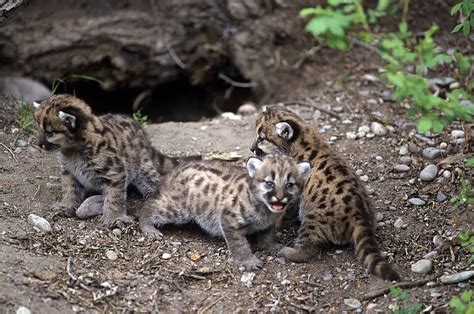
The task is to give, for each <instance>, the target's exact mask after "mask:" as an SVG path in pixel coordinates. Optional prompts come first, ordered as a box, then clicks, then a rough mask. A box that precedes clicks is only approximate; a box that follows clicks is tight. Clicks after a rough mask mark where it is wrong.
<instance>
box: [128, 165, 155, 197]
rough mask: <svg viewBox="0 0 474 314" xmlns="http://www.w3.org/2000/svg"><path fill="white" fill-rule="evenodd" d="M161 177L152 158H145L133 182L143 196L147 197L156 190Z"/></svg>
mask: <svg viewBox="0 0 474 314" xmlns="http://www.w3.org/2000/svg"><path fill="white" fill-rule="evenodd" d="M160 179H161V175H160V173H159V172H158V170H157V169H156V167H155V166H154V165H153V163H152V162H151V160H149V159H145V160H144V161H143V162H142V164H141V166H140V169H139V171H138V173H137V175H136V177H135V179H134V180H133V182H132V184H133V185H134V186H135V187H136V188H137V190H138V191H139V192H140V194H141V195H142V196H143V198H145V199H147V198H149V197H150V196H152V195H153V193H154V192H155V191H156V189H157V187H158V184H159V183H160Z"/></svg>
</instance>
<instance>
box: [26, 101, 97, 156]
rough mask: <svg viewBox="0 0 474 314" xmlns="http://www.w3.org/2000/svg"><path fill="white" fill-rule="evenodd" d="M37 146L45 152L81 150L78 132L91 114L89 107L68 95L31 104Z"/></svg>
mask: <svg viewBox="0 0 474 314" xmlns="http://www.w3.org/2000/svg"><path fill="white" fill-rule="evenodd" d="M33 105H34V107H35V108H36V110H35V112H34V118H35V122H36V126H37V129H38V145H39V146H40V147H42V148H44V149H46V150H48V151H55V150H62V151H66V150H70V149H75V148H76V149H80V147H79V145H80V142H81V140H80V133H81V132H80V131H81V130H82V129H83V127H84V126H85V124H86V123H87V121H88V120H90V118H91V116H92V111H91V109H90V107H89V106H88V105H87V104H86V103H85V102H83V101H82V100H80V99H78V98H76V97H74V96H71V95H54V96H51V97H50V98H48V99H46V100H44V101H42V102H41V103H36V102H35V103H33Z"/></svg>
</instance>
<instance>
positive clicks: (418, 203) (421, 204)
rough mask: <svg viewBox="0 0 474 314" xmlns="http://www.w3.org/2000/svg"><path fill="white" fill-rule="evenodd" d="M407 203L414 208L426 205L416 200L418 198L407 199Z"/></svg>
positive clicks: (418, 199) (420, 200)
mask: <svg viewBox="0 0 474 314" xmlns="http://www.w3.org/2000/svg"><path fill="white" fill-rule="evenodd" d="M408 202H409V203H410V204H413V205H415V206H423V205H425V204H426V202H425V201H424V200H422V199H421V198H418V197H412V198H410V199H408Z"/></svg>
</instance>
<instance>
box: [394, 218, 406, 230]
mask: <svg viewBox="0 0 474 314" xmlns="http://www.w3.org/2000/svg"><path fill="white" fill-rule="evenodd" d="M404 224H405V222H404V221H403V219H401V218H398V219H397V220H395V223H394V224H393V226H394V227H395V228H397V229H400V228H401V227H402V226H403V225H404Z"/></svg>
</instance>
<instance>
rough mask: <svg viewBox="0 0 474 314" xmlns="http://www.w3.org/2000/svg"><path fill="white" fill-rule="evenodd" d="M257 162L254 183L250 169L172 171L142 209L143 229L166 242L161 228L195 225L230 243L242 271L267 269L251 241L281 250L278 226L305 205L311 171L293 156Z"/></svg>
mask: <svg viewBox="0 0 474 314" xmlns="http://www.w3.org/2000/svg"><path fill="white" fill-rule="evenodd" d="M255 159H257V158H254V160H253V161H255ZM250 162H251V160H249V162H248V164H249V163H250ZM255 162H256V163H257V164H258V165H259V168H258V169H257V170H255V172H254V173H253V174H252V176H253V177H250V176H249V175H248V174H247V171H246V170H245V168H242V167H239V166H236V165H234V164H230V163H226V162H219V161H202V162H195V163H189V164H186V165H183V166H180V167H178V168H177V169H175V170H173V171H171V172H170V173H169V174H168V175H166V176H165V177H164V178H163V182H162V183H161V184H160V189H159V192H157V193H156V195H155V196H154V197H153V198H152V199H150V200H148V201H147V203H146V204H145V206H144V208H143V209H142V211H141V213H140V217H139V223H140V229H141V230H142V232H143V233H144V234H145V235H147V236H151V237H161V236H162V234H161V232H160V231H159V230H158V229H157V228H160V227H161V226H163V225H165V224H170V223H171V224H183V223H188V222H195V223H197V224H199V225H200V226H201V227H202V228H203V229H204V230H206V231H207V232H208V233H210V234H211V235H214V236H222V237H224V238H225V240H226V242H227V245H228V248H229V250H230V252H231V255H232V257H233V259H234V262H235V263H236V264H237V265H238V266H242V267H244V268H246V269H248V270H251V269H256V268H259V267H261V265H262V264H261V262H260V260H259V259H258V258H257V257H255V255H254V254H252V251H251V249H250V245H249V243H248V241H247V239H246V236H247V235H250V234H254V233H258V237H257V241H258V242H259V243H258V244H259V246H260V247H261V248H264V249H275V248H277V247H278V244H276V243H275V242H274V239H273V237H274V227H275V224H276V223H277V222H278V221H279V219H280V218H281V216H282V214H283V213H284V210H285V209H286V207H287V206H291V204H293V203H295V202H299V198H300V195H301V191H302V189H303V186H304V182H305V180H306V177H307V175H308V174H309V164H308V163H302V165H303V164H304V165H303V166H306V168H305V169H306V170H305V172H302V170H301V168H300V165H297V164H296V161H294V160H293V159H292V158H290V157H288V156H283V155H278V156H271V155H269V156H267V157H265V158H264V159H263V161H259V160H256V161H255ZM283 204H285V205H283ZM275 208H277V209H275ZM272 209H273V210H272Z"/></svg>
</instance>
